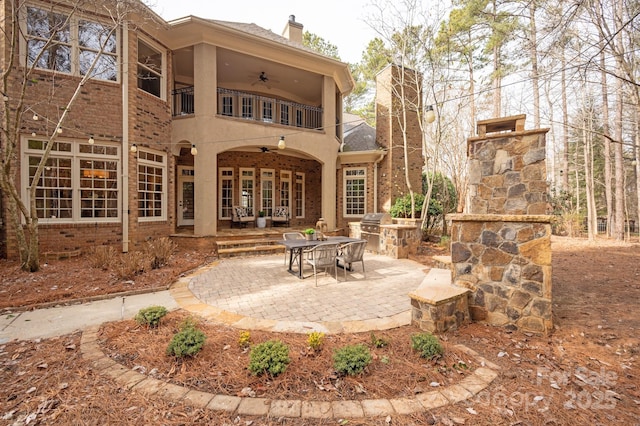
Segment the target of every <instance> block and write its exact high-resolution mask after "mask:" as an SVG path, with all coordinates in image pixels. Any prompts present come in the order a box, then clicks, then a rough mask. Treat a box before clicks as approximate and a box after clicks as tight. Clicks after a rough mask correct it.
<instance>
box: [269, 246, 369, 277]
mask: <svg viewBox="0 0 640 426" xmlns="http://www.w3.org/2000/svg"><path fill="white" fill-rule="evenodd" d="M354 241H360V240H359V239H357V238H351V237H327V238H326V239H325V240H306V239H304V240H280V241H278V244H282V245H283V246H285V247H286V248H287V249H288V250H289V267H288V270H287V272H289V273H290V274H293V275H297V276H298V278H300V279H303V278H304V277H303V276H302V252H303V251H304V250H305V249H308V248H311V247H315V246H317V245H318V244H324V243H338V244H343V243H351V242H354ZM294 263H296V264H297V266H298V270H297V271H296V270H294V269H293V264H294Z"/></svg>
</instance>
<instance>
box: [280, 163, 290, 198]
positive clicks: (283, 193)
mask: <svg viewBox="0 0 640 426" xmlns="http://www.w3.org/2000/svg"><path fill="white" fill-rule="evenodd" d="M290 198H291V172H285V171H281V172H280V205H281V206H289V205H290Z"/></svg>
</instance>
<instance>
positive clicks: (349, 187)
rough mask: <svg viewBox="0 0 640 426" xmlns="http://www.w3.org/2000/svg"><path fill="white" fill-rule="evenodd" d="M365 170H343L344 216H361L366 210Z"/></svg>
mask: <svg viewBox="0 0 640 426" xmlns="http://www.w3.org/2000/svg"><path fill="white" fill-rule="evenodd" d="M366 183H367V182H366V171H365V169H345V171H344V214H345V216H362V215H364V214H365V210H366V189H365V188H366Z"/></svg>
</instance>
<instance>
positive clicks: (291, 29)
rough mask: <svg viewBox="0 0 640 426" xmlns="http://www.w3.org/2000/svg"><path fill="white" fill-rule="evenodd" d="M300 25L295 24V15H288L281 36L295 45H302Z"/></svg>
mask: <svg viewBox="0 0 640 426" xmlns="http://www.w3.org/2000/svg"><path fill="white" fill-rule="evenodd" d="M302 28H303V26H302V24H300V23H298V22H296V17H295V15H289V21H288V22H287V25H286V26H285V27H284V30H283V31H282V36H283V37H286V38H288V39H289V41H293V42H296V43H300V44H302Z"/></svg>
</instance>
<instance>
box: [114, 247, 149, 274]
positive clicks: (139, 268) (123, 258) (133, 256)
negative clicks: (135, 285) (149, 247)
mask: <svg viewBox="0 0 640 426" xmlns="http://www.w3.org/2000/svg"><path fill="white" fill-rule="evenodd" d="M149 266H150V259H149V257H148V256H147V255H146V254H145V253H142V252H140V251H131V252H129V253H122V254H121V255H120V257H119V258H118V262H117V264H116V265H115V266H114V269H115V273H116V275H117V276H118V278H120V279H123V280H125V279H131V278H133V277H135V276H136V275H138V274H141V273H143V272H144V271H146V270H147V269H149Z"/></svg>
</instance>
